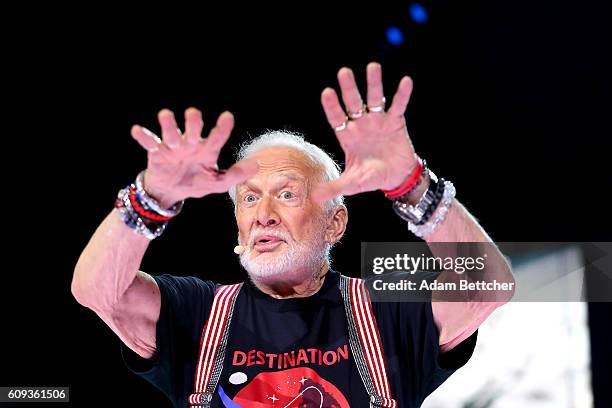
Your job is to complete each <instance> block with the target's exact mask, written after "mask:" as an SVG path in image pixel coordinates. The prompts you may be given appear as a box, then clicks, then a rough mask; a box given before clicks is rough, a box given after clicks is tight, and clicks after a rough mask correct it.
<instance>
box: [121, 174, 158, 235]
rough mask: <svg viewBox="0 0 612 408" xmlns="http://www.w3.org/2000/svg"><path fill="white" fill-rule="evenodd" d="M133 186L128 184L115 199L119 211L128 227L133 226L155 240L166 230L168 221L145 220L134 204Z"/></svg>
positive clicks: (141, 233) (135, 229)
mask: <svg viewBox="0 0 612 408" xmlns="http://www.w3.org/2000/svg"><path fill="white" fill-rule="evenodd" d="M131 188H133V186H128V187H126V188H123V189H121V190H119V194H117V199H116V200H115V208H116V209H117V213H118V214H119V217H120V218H121V220H122V221H123V222H124V223H125V224H126V225H127V226H128V227H130V228H132V229H133V230H134V231H135V232H137V233H138V234H140V235H143V236H145V237H146V238H148V239H150V240H153V239H155V238H157V237H158V236H160V235H161V234H162V233H163V232H164V229H165V228H166V225H167V224H168V222H167V221H166V222H163V223H158V222H147V221H145V220H144V219H143V218H142V217H141V216H140V215H139V214H138V212H137V211H136V210H135V209H134V207H133V205H132V201H131V199H130V189H131Z"/></svg>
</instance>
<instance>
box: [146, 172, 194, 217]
mask: <svg viewBox="0 0 612 408" xmlns="http://www.w3.org/2000/svg"><path fill="white" fill-rule="evenodd" d="M145 171H146V170H143V171H141V172H140V173H138V176H137V177H136V193H137V194H138V198H139V200H138V201H139V202H140V203H142V204H144V205H145V206H146V207H148V208H150V209H151V210H153V211H154V212H156V213H157V214H159V215H161V216H164V217H169V218H168V219H170V218H172V217H176V216H177V215H178V214H179V213H180V212H181V210H182V209H183V204H184V203H185V200H182V201H179V202H178V203H176V204H174V205H173V206H172V207H170V208H168V209H165V208H162V206H161V205H160V204H159V202H157V200H156V199H154V198H153V197H151V196H150V195H148V194H147V192H146V191H145V189H144V187H143V184H142V182H143V179H144V174H145Z"/></svg>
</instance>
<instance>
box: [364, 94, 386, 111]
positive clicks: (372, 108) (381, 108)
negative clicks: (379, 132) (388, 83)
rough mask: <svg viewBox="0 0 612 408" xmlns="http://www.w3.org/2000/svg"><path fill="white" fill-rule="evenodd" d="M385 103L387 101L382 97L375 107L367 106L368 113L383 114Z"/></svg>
mask: <svg viewBox="0 0 612 408" xmlns="http://www.w3.org/2000/svg"><path fill="white" fill-rule="evenodd" d="M386 101H387V100H386V99H385V97H384V96H383V98H382V100H381V101H380V103H378V104H377V105H374V106H370V105H368V112H374V113H380V112H384V111H385V102H386Z"/></svg>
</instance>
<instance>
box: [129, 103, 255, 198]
mask: <svg viewBox="0 0 612 408" xmlns="http://www.w3.org/2000/svg"><path fill="white" fill-rule="evenodd" d="M158 120H159V124H160V125H161V129H162V138H161V139H160V138H159V137H158V136H156V135H155V134H154V133H153V132H151V131H150V130H148V129H146V128H144V127H142V126H138V125H135V126H133V127H132V137H133V138H134V139H136V141H137V142H138V143H139V144H140V145H141V146H142V147H143V148H145V149H146V150H147V151H148V164H147V170H146V172H145V176H144V187H145V190H146V191H147V193H149V194H150V195H151V196H153V197H155V198H156V199H157V200H158V201H160V204H162V205H163V206H165V207H166V208H168V207H171V206H172V205H173V204H174V203H176V202H178V201H181V200H184V199H185V198H189V197H203V196H205V195H208V194H211V193H223V192H226V191H228V190H229V189H230V187H231V186H232V185H234V184H238V183H241V182H243V181H244V180H246V179H248V178H250V177H252V176H253V175H254V174H255V173H256V172H257V163H256V162H255V161H253V160H248V159H246V160H241V161H239V162H238V163H236V164H234V165H233V166H231V167H230V168H229V169H227V170H226V171H222V170H219V167H218V166H217V160H218V158H219V153H220V151H221V148H222V147H223V146H224V145H225V143H226V142H227V140H228V138H229V136H230V134H231V131H232V129H233V127H234V116H233V115H232V114H231V113H229V112H224V113H222V114H221V115H220V116H219V118H218V119H217V123H216V125H215V127H214V128H213V129H212V130H211V131H210V133H209V134H208V137H207V138H202V137H201V133H202V129H203V127H204V122H203V120H202V113H201V112H200V111H199V110H197V109H195V108H189V109H187V110H186V111H185V133H184V134H181V131H180V130H179V128H178V126H177V124H176V120H175V118H174V114H173V113H172V112H171V111H169V110H167V109H164V110H162V111H161V112H159V115H158Z"/></svg>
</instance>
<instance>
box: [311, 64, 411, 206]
mask: <svg viewBox="0 0 612 408" xmlns="http://www.w3.org/2000/svg"><path fill="white" fill-rule="evenodd" d="M366 71H367V88H368V89H367V100H366V103H365V104H364V102H363V99H362V98H361V95H360V94H359V89H358V88H357V84H356V83H355V76H354V75H353V72H352V71H351V70H350V69H349V68H342V69H340V71H338V82H339V84H340V89H341V91H342V100H343V102H344V106H345V107H346V112H345V110H344V109H343V108H342V106H341V104H340V100H339V98H338V95H337V94H336V91H334V90H333V89H332V88H326V89H325V90H323V93H322V94H321V104H322V105H323V109H324V110H325V115H326V116H327V120H328V122H329V124H330V125H331V127H332V128H333V129H334V131H335V133H336V137H337V138H338V141H339V142H340V146H341V147H342V150H344V155H345V167H344V172H343V173H342V175H341V176H340V178H339V179H337V180H333V181H331V182H327V183H322V184H319V185H318V186H317V187H315V189H314V191H313V193H312V195H313V198H314V199H315V200H316V201H319V202H323V201H325V200H328V199H331V198H333V197H336V196H338V195H340V194H342V195H353V194H357V193H361V192H365V191H374V190H378V189H383V190H392V189H394V188H396V187H398V186H400V185H401V184H402V183H403V182H404V181H405V180H406V179H407V178H408V176H409V175H410V174H411V172H412V171H413V170H414V168H415V167H416V165H417V160H418V159H417V156H416V154H415V151H414V147H413V146H412V142H411V141H410V137H409V135H408V129H407V128H406V120H405V118H404V113H405V111H406V107H407V105H408V101H409V100H410V94H411V92H412V80H411V79H410V77H407V76H406V77H403V78H402V80H401V81H400V83H399V86H398V89H397V92H396V93H395V96H394V97H393V101H392V103H391V106H390V107H389V109H388V110H386V111H385V104H384V94H383V85H382V68H381V66H380V64H378V63H375V62H372V63H370V64H368V66H367V69H366Z"/></svg>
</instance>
